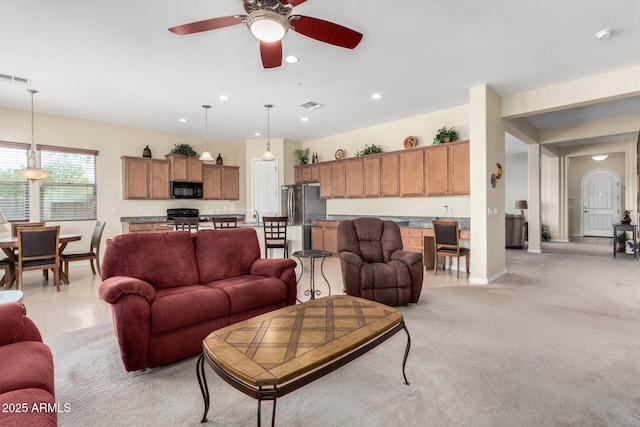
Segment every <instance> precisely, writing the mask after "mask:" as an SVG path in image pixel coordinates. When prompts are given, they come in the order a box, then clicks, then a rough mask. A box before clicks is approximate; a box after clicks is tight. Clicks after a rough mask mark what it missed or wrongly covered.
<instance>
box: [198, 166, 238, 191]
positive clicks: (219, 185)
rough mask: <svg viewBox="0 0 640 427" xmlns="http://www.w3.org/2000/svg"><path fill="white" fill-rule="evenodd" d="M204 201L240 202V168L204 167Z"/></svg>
mask: <svg viewBox="0 0 640 427" xmlns="http://www.w3.org/2000/svg"><path fill="white" fill-rule="evenodd" d="M203 178H204V180H203V181H204V183H203V184H202V193H203V199H208V200H238V199H239V198H240V168H239V167H237V166H216V165H204V166H203Z"/></svg>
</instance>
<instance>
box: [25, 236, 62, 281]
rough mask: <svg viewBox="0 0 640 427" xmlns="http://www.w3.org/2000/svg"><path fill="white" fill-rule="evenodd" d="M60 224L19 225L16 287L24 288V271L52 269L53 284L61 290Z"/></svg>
mask: <svg viewBox="0 0 640 427" xmlns="http://www.w3.org/2000/svg"><path fill="white" fill-rule="evenodd" d="M59 247H60V226H59V225H56V226H50V227H19V228H18V261H16V263H15V266H16V289H17V290H21V289H22V272H23V271H29V270H43V271H46V270H48V269H51V270H52V271H53V284H54V285H55V286H56V291H58V292H60V255H59V253H58V248H59Z"/></svg>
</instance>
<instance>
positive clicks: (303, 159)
mask: <svg viewBox="0 0 640 427" xmlns="http://www.w3.org/2000/svg"><path fill="white" fill-rule="evenodd" d="M293 153H294V154H295V155H296V157H297V158H298V161H299V162H300V164H301V165H306V164H307V163H309V149H308V148H307V149H305V150H302V149H297V150H296V151H294V152H293Z"/></svg>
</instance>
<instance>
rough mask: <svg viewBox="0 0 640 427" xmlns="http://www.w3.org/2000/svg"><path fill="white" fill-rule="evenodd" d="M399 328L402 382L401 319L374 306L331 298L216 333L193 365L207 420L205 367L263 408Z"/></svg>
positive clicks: (383, 307) (343, 297) (342, 297)
mask: <svg viewBox="0 0 640 427" xmlns="http://www.w3.org/2000/svg"><path fill="white" fill-rule="evenodd" d="M401 329H404V331H405V332H406V333H407V347H406V349H405V352H404V358H403V360H402V376H403V377H404V382H405V384H407V385H408V384H409V382H408V381H407V377H406V375H405V372H404V368H405V365H406V363H407V357H408V355H409V349H410V347H411V338H410V336H409V331H408V330H407V327H406V326H405V324H404V320H403V317H402V313H401V312H400V311H398V310H396V309H395V308H392V307H389V306H386V305H384V304H380V303H377V302H373V301H369V300H365V299H361V298H356V297H351V296H346V295H336V296H329V297H325V298H320V299H316V300H311V301H309V302H305V303H303V304H297V305H292V306H289V307H285V308H282V309H279V310H275V311H272V312H270V313H266V314H263V315H260V316H257V317H254V318H252V319H248V320H245V321H243V322H240V323H236V324H234V325H231V326H227V327H225V328H222V329H218V330H216V331H214V332H212V333H211V334H209V336H207V337H206V338H205V339H204V341H203V343H202V355H201V356H200V358H199V359H198V363H197V368H196V371H197V375H198V382H199V383H200V390H201V391H202V397H203V399H204V414H203V416H202V421H201V422H203V423H204V422H206V421H207V413H208V412H209V389H208V386H207V380H206V377H205V369H204V362H205V361H206V362H207V363H208V364H209V366H211V368H212V369H213V370H214V371H215V372H216V373H217V374H218V375H219V376H220V377H221V378H222V379H223V380H225V381H226V382H227V383H229V384H230V385H232V386H233V387H235V388H236V389H238V390H240V391H242V392H243V393H245V394H246V395H248V396H251V397H253V398H254V399H258V426H260V419H261V417H260V409H261V405H262V401H273V411H272V415H271V425H272V426H273V425H274V423H275V416H276V398H278V397H281V396H284V395H286V394H288V393H290V392H292V391H294V390H296V389H298V388H300V387H302V386H304V385H306V384H309V383H310V382H312V381H315V380H316V379H318V378H321V377H323V376H324V375H326V374H328V373H329V372H332V371H334V370H336V369H337V368H339V367H341V366H343V365H345V364H347V363H349V362H350V361H352V360H354V359H357V358H358V357H360V356H361V355H363V354H364V353H366V352H368V351H369V350H371V349H373V348H375V347H376V346H378V345H379V344H381V343H382V342H384V341H386V340H387V339H389V338H390V337H392V336H393V335H394V334H396V333H397V332H399V331H400V330H401Z"/></svg>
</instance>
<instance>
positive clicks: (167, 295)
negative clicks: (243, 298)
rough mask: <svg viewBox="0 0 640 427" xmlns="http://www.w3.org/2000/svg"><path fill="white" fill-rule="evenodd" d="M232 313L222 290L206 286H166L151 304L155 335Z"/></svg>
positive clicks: (152, 326) (152, 325) (152, 329)
mask: <svg viewBox="0 0 640 427" xmlns="http://www.w3.org/2000/svg"><path fill="white" fill-rule="evenodd" d="M228 314H229V299H228V297H227V295H226V294H225V293H224V292H223V291H221V290H219V289H211V288H210V287H207V286H202V285H191V286H182V287H180V288H174V289H164V290H160V291H158V292H157V293H156V299H155V301H154V302H153V304H152V305H151V333H152V335H155V334H158V333H161V332H166V331H170V330H173V329H178V328H182V327H184V326H188V325H193V324H196V323H200V322H204V321H207V320H212V319H216V318H218V317H226V316H227V315H228Z"/></svg>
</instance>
